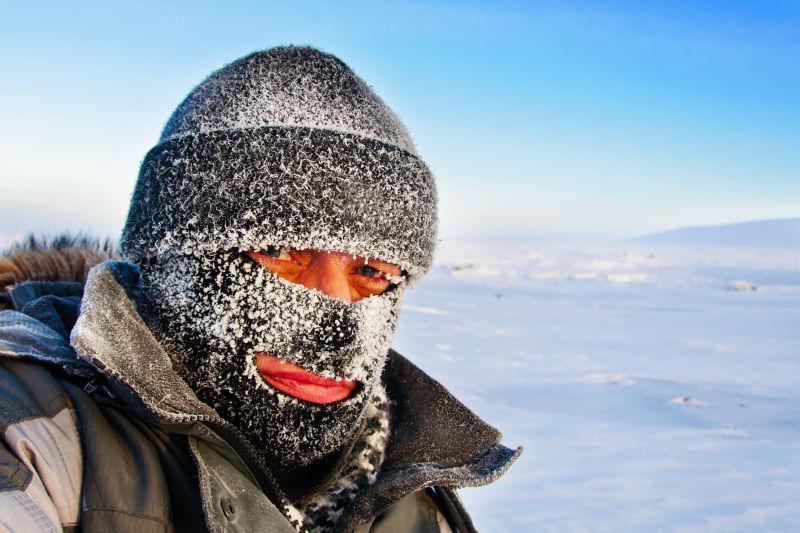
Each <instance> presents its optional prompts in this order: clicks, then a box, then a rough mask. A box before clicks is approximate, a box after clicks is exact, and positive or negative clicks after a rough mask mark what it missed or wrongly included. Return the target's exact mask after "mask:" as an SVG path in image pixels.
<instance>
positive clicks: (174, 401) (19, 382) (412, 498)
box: [0, 47, 519, 532]
mask: <svg viewBox="0 0 800 533" xmlns="http://www.w3.org/2000/svg"><path fill="white" fill-rule="evenodd" d="M436 220H437V219H436V192H435V185H434V182H433V177H432V175H431V173H430V171H429V170H428V168H427V167H426V166H425V164H424V163H423V162H422V160H421V159H420V158H419V157H418V156H417V154H416V151H415V148H414V146H413V144H412V142H411V139H410V137H409V136H408V133H407V132H406V130H405V128H404V126H403V125H402V124H401V123H400V121H399V119H398V118H397V117H396V116H395V115H394V114H393V113H392V112H391V111H390V110H389V108H388V107H387V106H386V105H385V104H384V103H383V102H382V101H381V100H380V99H379V98H378V97H377V96H376V95H375V94H374V93H373V92H372V91H371V90H370V88H369V87H368V86H367V85H366V84H365V83H364V82H363V81H362V80H361V79H360V78H358V77H357V76H356V75H355V74H354V73H353V72H352V71H351V70H350V69H349V68H348V67H347V66H346V65H345V64H344V63H342V62H341V61H339V60H338V59H336V58H335V57H333V56H330V55H328V54H324V53H321V52H319V51H317V50H314V49H311V48H295V47H282V48H275V49H271V50H267V51H265V52H259V53H255V54H252V55H250V56H247V57H245V58H242V59H240V60H238V61H236V62H234V63H232V64H230V65H228V66H226V67H224V68H223V69H221V70H219V71H217V72H215V73H214V74H212V75H211V76H210V77H209V78H208V79H206V80H205V81H204V82H203V83H201V84H200V85H199V86H198V87H196V88H195V89H194V90H193V91H192V92H191V93H190V94H189V96H188V97H187V98H186V99H185V100H184V102H183V103H182V104H181V105H180V106H178V108H177V109H176V111H175V112H174V114H173V115H172V117H171V118H170V120H169V122H168V123H167V125H166V127H165V129H164V132H163V134H162V136H161V139H160V142H159V143H158V144H157V145H156V146H155V147H154V148H153V149H152V150H151V151H150V152H149V153H148V154H147V156H146V157H145V160H144V162H143V163H142V167H141V172H140V174H139V180H138V183H137V185H136V189H135V191H134V194H133V198H132V201H131V207H130V212H129V215H128V221H127V223H126V225H125V228H124V230H123V235H122V240H121V247H122V251H123V253H124V255H125V259H126V260H127V262H122V261H107V262H103V263H101V264H100V265H98V266H97V267H95V268H94V269H92V270H91V272H90V273H89V275H88V281H87V283H86V286H85V287H82V285H81V284H80V283H79V282H76V281H71V282H67V281H60V282H54V281H52V280H53V279H54V278H59V279H64V277H65V273H64V271H66V277H76V278H77V279H78V280H80V279H81V278H82V274H83V273H84V271H85V270H86V267H87V265H88V264H91V263H94V262H96V261H97V259H98V257H97V253H96V252H91V251H87V250H86V249H80V248H78V249H77V250H75V249H72V248H70V247H69V246H67V243H64V242H59V243H55V245H54V246H51V247H50V248H51V249H50V250H49V251H48V250H46V249H42V248H43V247H41V246H37V245H36V244H35V243H33V245H32V246H30V247H28V249H27V250H26V249H18V250H16V251H15V252H14V254H12V255H11V256H9V257H8V258H7V259H6V262H5V264H4V265H3V264H0V280H2V279H4V278H3V276H5V279H6V284H7V285H8V286H7V288H6V292H5V296H4V298H5V300H4V301H5V305H6V307H9V308H11V309H10V310H6V311H2V312H0V356H2V359H0V364H1V365H2V366H0V391H1V392H2V394H0V422H2V427H3V428H5V432H4V439H5V448H4V449H2V450H0V457H1V460H0V481H2V492H0V520H2V523H3V524H4V525H5V527H6V528H8V529H9V530H12V531H23V530H58V529H59V528H63V529H67V530H68V529H73V530H75V529H80V530H82V531H95V530H98V531H99V530H102V531H116V532H120V531H164V530H166V531H173V530H174V531H200V530H204V529H208V530H212V531H294V530H297V531H350V530H357V531H375V532H379V531H380V532H384V531H439V530H442V531H447V530H451V529H452V530H458V531H470V530H472V525H471V522H470V519H469V517H468V516H467V514H466V513H465V512H464V510H463V508H462V507H461V505H460V503H459V500H458V498H457V497H456V495H455V493H454V492H453V489H454V488H456V487H462V486H474V485H482V484H486V483H489V482H491V481H492V480H494V479H495V478H497V477H498V476H499V475H501V474H502V473H503V472H504V471H505V470H506V469H507V468H508V466H509V465H510V464H511V462H512V461H513V460H514V459H515V458H516V457H517V455H518V454H519V451H513V450H510V449H508V448H505V447H503V446H502V445H500V444H499V443H498V441H499V438H500V435H499V433H498V432H497V431H496V430H495V429H493V428H491V427H490V426H488V425H486V424H485V423H483V422H482V421H480V420H479V419H478V418H477V417H475V415H473V414H472V413H471V412H470V411H469V410H467V409H466V408H465V407H464V406H463V405H461V404H460V403H459V402H458V401H457V400H455V399H454V398H453V397H452V396H450V395H449V394H448V393H447V391H445V390H444V389H443V388H442V387H441V386H440V385H439V384H438V383H436V382H435V381H433V380H432V379H430V378H429V377H428V376H426V375H425V374H424V373H422V372H421V371H420V370H418V369H417V368H416V367H414V366H413V365H412V364H411V363H410V362H408V361H407V360H406V359H404V358H403V357H402V356H400V355H399V354H397V353H395V352H393V351H391V350H390V348H389V347H390V342H391V337H392V334H393V331H394V328H395V325H396V322H397V318H398V313H399V310H400V301H401V297H402V294H403V291H404V290H405V289H406V288H407V286H409V285H411V284H413V283H415V282H417V281H418V280H419V279H421V278H422V276H424V274H425V273H426V271H427V270H428V269H429V268H430V265H431V262H432V259H433V251H434V245H435V241H436V224H437V222H436ZM44 248H47V247H44ZM32 261H35V262H37V263H34V264H33V265H32V264H31V262H32ZM70 266H71V267H72V268H68V267H70ZM48 270H50V272H48ZM53 270H55V271H61V272H60V274H58V273H55V274H58V275H54V272H52V271H53ZM74 270H78V273H77V275H76V274H75V273H74V272H73V271H74ZM3 271H4V272H5V273H3ZM26 277H27V278H36V279H38V280H40V281H28V282H21V281H22V280H23V279H24V278H26ZM42 280H50V281H42ZM79 301H80V308H79V309H78V302H79ZM0 302H2V300H0Z"/></svg>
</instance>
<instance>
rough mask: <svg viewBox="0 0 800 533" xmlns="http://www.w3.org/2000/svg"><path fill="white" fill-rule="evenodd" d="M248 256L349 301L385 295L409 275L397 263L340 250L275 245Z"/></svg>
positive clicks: (289, 277)
mask: <svg viewBox="0 0 800 533" xmlns="http://www.w3.org/2000/svg"><path fill="white" fill-rule="evenodd" d="M245 255H246V256H247V257H248V258H249V259H251V260H252V261H254V262H256V263H258V264H259V265H260V266H262V267H263V268H266V269H267V270H269V271H271V272H272V273H274V274H275V275H277V276H278V277H280V278H282V279H284V280H286V281H289V282H291V283H297V284H299V285H302V286H304V287H306V288H308V289H315V290H318V291H320V292H322V293H324V294H326V295H328V296H330V297H332V298H335V299H338V300H342V301H347V302H355V301H358V300H361V299H363V298H368V297H370V296H376V295H381V294H384V293H386V292H388V291H390V290H393V289H395V288H396V287H397V286H399V285H402V284H403V283H404V282H405V281H406V279H407V275H408V274H407V272H406V271H404V270H402V269H401V268H400V267H399V266H398V265H395V264H393V263H389V262H385V261H381V260H379V259H374V258H368V257H361V256H354V255H352V254H348V253H344V252H336V251H321V250H298V249H295V248H290V247H286V246H278V245H274V246H267V247H265V248H262V249H260V250H250V251H248V252H245Z"/></svg>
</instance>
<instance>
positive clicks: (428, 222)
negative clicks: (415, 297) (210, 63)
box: [121, 47, 437, 466]
mask: <svg viewBox="0 0 800 533" xmlns="http://www.w3.org/2000/svg"><path fill="white" fill-rule="evenodd" d="M436 226H437V216H436V190H435V185H434V181H433V176H432V175H431V173H430V171H429V170H428V168H427V166H426V165H425V163H424V162H423V161H422V160H421V159H420V158H419V156H418V155H417V153H416V150H415V148H414V146H413V143H412V141H411V139H410V137H409V136H408V133H407V131H406V130H405V127H404V126H403V125H402V123H401V122H400V121H399V119H398V118H397V117H396V116H395V115H394V113H392V111H391V110H390V109H389V108H388V107H387V106H386V105H385V104H384V103H383V102H382V101H381V100H380V98H378V97H377V96H376V95H375V94H374V93H373V92H372V91H371V89H370V88H369V87H368V86H367V85H366V84H365V83H364V82H363V81H362V80H361V79H360V78H358V77H357V76H356V75H355V74H354V73H353V72H352V71H351V70H350V69H349V68H348V67H347V66H346V65H345V64H344V63H342V62H341V61H340V60H338V59H336V58H335V57H333V56H330V55H328V54H324V53H321V52H319V51H317V50H314V49H311V48H294V47H284V48H275V49H271V50H267V51H265V52H258V53H255V54H252V55H250V56H247V57H245V58H242V59H240V60H238V61H236V62H234V63H232V64H230V65H228V66H226V67H224V68H223V69H221V70H219V71H217V72H215V73H214V74H212V75H211V76H210V77H209V78H208V79H206V80H205V81H204V82H203V83H201V84H200V85H199V86H198V87H196V88H195V89H194V90H193V91H192V92H191V93H190V94H189V96H188V97H187V98H186V99H185V100H184V102H183V103H182V104H181V105H180V106H178V108H177V109H176V111H175V112H174V113H173V115H172V117H171V118H170V120H169V121H168V123H167V126H166V127H165V129H164V132H163V133H162V136H161V140H160V142H159V144H158V145H156V146H155V147H154V148H153V149H152V150H150V152H149V153H148V154H147V156H146V157H145V160H144V162H143V163H142V167H141V171H140V174H139V179H138V182H137V185H136V189H135V191H134V194H133V198H132V201H131V208H130V212H129V214H128V220H127V222H126V225H125V228H124V230H123V235H122V241H121V247H122V250H123V252H124V253H125V255H126V256H127V257H128V259H130V260H131V261H133V262H136V263H138V264H139V265H140V266H141V268H142V281H143V284H144V289H145V294H146V296H147V299H148V300H149V302H150V306H151V308H152V310H153V315H154V316H153V318H152V321H151V320H148V321H149V322H152V323H153V324H154V329H156V333H157V334H158V336H159V338H160V339H161V340H162V342H163V343H164V344H165V346H166V348H167V351H168V352H169V353H170V355H171V357H172V359H173V366H174V368H175V370H176V371H177V372H178V374H179V375H180V376H181V377H183V378H184V379H185V380H186V381H187V383H188V384H189V385H190V386H191V387H192V388H193V389H194V390H195V392H196V393H197V394H198V397H199V398H200V399H201V400H203V401H205V402H206V403H208V404H209V405H211V406H212V407H214V408H215V409H216V410H217V412H218V413H219V414H220V416H222V417H223V418H225V419H226V420H228V421H229V422H231V423H233V424H234V425H235V426H237V427H238V428H239V429H240V430H241V431H242V432H243V433H244V434H245V435H246V436H247V438H248V439H249V440H250V441H251V443H252V444H253V445H255V446H256V447H257V448H259V449H261V450H262V451H263V452H264V453H265V455H267V456H268V457H270V458H271V459H272V461H273V462H274V461H280V462H281V464H283V465H289V466H293V465H305V464H308V463H310V462H312V461H314V460H316V459H318V458H320V457H323V456H325V455H326V454H329V453H331V452H333V451H336V450H338V449H341V448H343V447H344V446H345V445H346V444H347V443H348V442H349V441H350V440H351V439H352V438H353V437H354V435H355V433H356V432H357V431H358V428H359V427H360V426H361V425H362V422H363V419H364V412H365V409H367V407H368V404H369V402H370V401H371V398H372V397H373V396H374V395H376V394H378V393H379V390H378V389H379V388H380V375H381V372H382V369H383V365H384V362H385V358H386V355H387V352H388V349H389V345H390V342H391V337H392V334H393V332H394V328H395V324H396V321H397V315H398V311H399V305H400V298H401V293H402V290H403V288H404V287H403V286H404V285H407V284H413V283H414V282H416V281H417V280H419V279H420V278H421V277H422V276H423V275H424V274H425V273H426V272H427V270H428V269H429V268H430V265H431V262H432V260H433V252H434V247H435V242H436ZM274 246H281V247H284V246H285V247H291V248H296V249H301V250H303V249H307V250H330V251H338V252H344V253H348V254H352V255H354V256H364V257H372V258H375V259H379V260H381V261H385V262H387V263H393V264H396V265H398V266H399V267H400V268H401V269H402V270H403V272H404V273H405V279H404V281H403V282H402V283H400V286H397V287H393V288H391V289H390V290H389V291H387V292H386V293H384V294H382V295H378V296H371V297H369V298H366V299H364V300H360V301H357V302H354V303H347V302H342V301H338V300H335V299H333V298H330V297H328V296H325V295H324V294H322V293H320V292H317V291H313V290H309V289H306V288H305V287H302V286H300V285H296V284H292V283H290V282H287V281H285V280H282V279H280V278H278V277H277V276H276V275H275V274H273V273H271V272H269V271H268V270H266V269H264V268H263V267H260V266H259V265H258V264H256V263H255V262H253V261H252V260H250V259H249V258H248V257H247V256H246V255H245V253H244V252H246V251H248V250H266V249H269V248H271V247H274ZM262 352H263V353H269V354H273V355H276V356H278V357H280V358H282V359H285V360H287V361H289V362H292V363H295V364H297V365H299V366H300V367H302V368H303V369H305V370H307V371H309V372H312V373H314V374H317V375H320V376H323V377H328V378H341V379H347V380H353V381H355V382H357V384H358V385H357V388H356V389H355V390H354V391H353V393H352V394H351V396H350V397H348V398H347V399H345V400H342V401H340V402H336V403H333V404H328V405H320V404H312V403H309V402H304V401H301V400H297V399H295V398H293V397H291V396H288V395H286V394H284V393H281V392H279V391H277V390H276V389H274V388H272V387H271V386H270V385H268V384H267V383H266V382H265V381H264V380H263V379H262V378H261V376H260V375H259V373H258V372H257V370H256V367H255V363H254V354H255V353H262Z"/></svg>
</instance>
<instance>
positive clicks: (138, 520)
mask: <svg viewBox="0 0 800 533" xmlns="http://www.w3.org/2000/svg"><path fill="white" fill-rule="evenodd" d="M137 291H138V269H137V268H136V267H135V266H134V265H132V264H130V263H124V262H118V261H108V262H105V263H102V264H100V265H98V266H97V267H95V268H94V269H93V270H92V271H91V272H90V274H89V278H88V281H87V283H86V285H85V287H84V286H82V284H81V283H78V282H43V281H28V282H24V283H19V284H16V285H14V286H12V287H10V288H8V289H7V291H6V293H5V294H4V295H3V296H2V297H0V300H2V299H5V304H6V305H5V307H7V309H6V310H3V311H0V425H1V427H2V430H3V433H2V436H3V446H2V447H0V525H2V526H3V527H4V528H5V529H8V530H10V531H58V530H60V529H61V528H63V529H64V530H65V531H77V530H80V531H85V532H90V531H113V532H115V533H122V532H127V531H131V532H133V531H136V532H149V531H153V532H155V531H159V532H161V531H202V530H206V529H207V530H210V531H275V532H286V533H290V532H292V531H294V530H293V528H292V527H291V525H290V524H289V522H288V521H287V520H286V519H285V518H284V516H283V514H282V513H281V512H280V511H279V509H278V507H276V504H275V503H274V502H279V501H281V494H280V492H279V491H278V490H277V488H276V484H275V482H274V481H273V478H272V476H271V475H270V473H269V471H268V469H267V468H266V467H265V466H264V465H263V464H262V463H261V461H260V459H259V456H258V454H257V453H255V451H254V449H253V448H252V447H251V446H250V445H249V444H248V442H247V441H246V440H245V439H244V438H243V436H242V435H241V434H240V432H239V431H238V430H237V429H236V428H234V427H233V426H231V425H230V424H228V423H227V422H225V421H224V420H222V419H221V418H220V417H219V416H217V414H216V412H215V411H214V410H213V409H211V408H210V407H209V406H208V405H206V404H204V403H202V402H200V401H199V400H198V399H197V397H196V396H195V395H194V393H193V392H192V390H191V389H190V388H189V387H188V385H187V384H186V383H185V382H184V381H182V380H181V379H180V378H179V377H178V376H177V374H175V373H174V371H173V370H172V368H171V366H170V362H169V359H168V356H167V354H166V353H165V352H164V351H163V349H162V347H161V345H160V344H159V343H158V342H157V341H156V340H155V338H154V337H153V335H152V333H151V332H150V330H149V329H148V328H147V326H146V325H145V323H144V322H143V321H142V319H141V317H140V316H139V314H138V312H137V309H136V301H137V298H138V292H137ZM2 303H3V302H2V301H0V304H2ZM2 307H3V305H0V308H2ZM8 308H10V309H8ZM383 380H384V384H385V387H386V390H387V394H388V396H389V398H390V400H391V406H392V407H391V415H390V417H391V418H390V420H391V437H390V441H389V444H388V447H387V450H386V459H385V461H384V464H383V467H382V470H381V474H380V475H379V477H378V479H377V481H376V482H375V483H374V484H373V485H371V486H370V487H369V488H368V489H367V490H366V491H365V492H364V493H362V494H360V495H359V496H358V497H357V499H356V500H354V501H353V503H352V504H351V505H350V507H349V508H348V509H347V510H346V511H345V514H344V515H343V516H342V517H341V519H340V522H339V523H340V524H341V527H342V530H355V531H358V532H367V531H372V532H388V531H392V532H397V531H439V530H440V528H439V525H438V524H439V522H441V521H442V517H444V518H445V519H446V521H447V525H446V526H445V527H444V528H443V529H446V528H447V527H450V528H452V529H453V530H456V531H471V530H473V527H472V524H471V522H470V519H469V516H468V515H467V514H466V513H465V512H464V510H463V508H462V507H461V504H460V502H459V500H458V497H457V496H456V494H455V492H454V491H453V489H454V488H456V487H463V486H476V485H483V484H486V483H490V482H491V481H493V480H494V479H496V478H497V477H498V476H500V475H501V474H502V473H503V472H504V471H505V470H506V469H507V468H508V467H509V466H510V465H511V463H512V462H513V461H514V460H515V459H516V457H517V456H518V455H519V453H520V450H516V451H515V450H511V449H509V448H506V447H504V446H502V445H500V444H499V439H500V434H499V433H498V432H497V431H496V430H495V429H494V428H492V427H490V426H488V425H487V424H485V423H484V422H482V421H481V420H480V419H479V418H478V417H476V416H475V415H474V414H473V413H471V412H470V411H469V410H468V409H467V408H466V407H464V406H463V405H462V404H461V403H459V402H458V401H457V400H456V399H455V398H454V397H453V396H451V395H450V394H449V393H448V392H447V391H446V390H445V389H444V388H443V387H442V386H441V385H440V384H439V383H437V382H436V381H434V380H433V379H431V378H430V377H428V376H427V375H426V374H424V373H423V372H422V371H420V370H419V369H418V368H416V367H415V366H414V365H413V364H411V363H410V362H409V361H408V360H406V359H405V358H404V357H402V356H401V355H399V354H397V353H396V352H391V353H390V357H389V362H388V364H387V366H386V368H385V371H384V375H383Z"/></svg>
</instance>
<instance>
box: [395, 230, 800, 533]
mask: <svg viewBox="0 0 800 533" xmlns="http://www.w3.org/2000/svg"><path fill="white" fill-rule="evenodd" d="M739 287H741V289H740V288H739ZM750 287H757V289H758V290H751V289H750ZM423 309H436V310H438V311H440V312H439V313H426V312H424V311H421V310H423ZM799 325H800V250H798V249H796V248H785V249H772V250H770V251H768V252H766V251H765V250H764V249H763V248H761V249H750V248H730V247H729V248H714V247H677V246H670V247H667V246H661V245H647V244H636V245H634V244H625V245H620V246H608V247H600V246H586V247H577V248H567V247H554V246H550V247H542V246H536V245H532V244H524V243H515V244H499V243H491V244H470V245H459V246H456V245H447V243H445V244H444V245H443V246H442V249H441V251H440V257H439V260H438V263H437V264H436V266H435V267H434V269H433V270H432V272H431V274H430V275H429V277H428V278H427V279H426V280H425V281H423V282H422V283H421V284H420V286H419V287H418V288H417V289H416V290H413V291H408V292H407V293H406V305H405V308H404V311H403V313H402V315H401V320H400V327H399V330H398V333H397V335H396V337H395V343H394V346H395V347H396V348H397V349H398V350H399V351H400V352H401V353H404V354H406V355H408V356H409V357H411V359H412V360H414V361H415V362H416V363H417V364H418V365H420V366H421V367H422V368H423V369H424V370H426V371H427V372H428V373H430V374H431V375H432V376H434V377H435V378H436V379H438V380H439V381H441V382H442V383H443V384H444V385H445V386H446V387H448V388H449V389H450V390H451V391H452V392H453V393H454V394H455V395H456V396H457V397H458V398H459V399H461V400H462V401H463V402H464V403H466V404H467V405H468V406H469V407H470V408H472V409H473V410H474V411H476V412H477V413H478V414H479V415H480V416H482V417H483V418H484V419H486V420H487V421H489V422H490V423H492V424H493V425H495V426H496V427H498V428H499V429H501V430H502V431H503V433H504V435H505V437H504V442H505V443H506V444H507V445H508V446H512V447H513V446H519V445H522V446H525V448H526V450H525V452H524V453H523V455H522V457H521V458H520V459H519V461H518V462H517V463H516V464H515V465H514V466H512V468H511V469H510V470H509V472H508V473H507V474H506V475H505V476H504V477H502V478H501V479H500V480H498V481H497V482H496V483H495V484H493V485H491V486H488V487H481V488H476V489H464V490H462V491H461V494H462V496H463V498H464V500H465V503H466V505H467V507H468V508H469V509H470V510H471V512H472V513H473V517H474V519H475V522H476V526H477V527H478V529H480V530H482V531H515V532H516V531H558V532H561V531H712V532H713V531H754V530H759V531H763V530H770V531H787V530H795V531H797V530H800V506H799V505H798V504H797V502H798V500H800V335H798V326H799ZM445 347H446V348H445Z"/></svg>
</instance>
